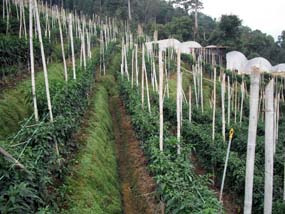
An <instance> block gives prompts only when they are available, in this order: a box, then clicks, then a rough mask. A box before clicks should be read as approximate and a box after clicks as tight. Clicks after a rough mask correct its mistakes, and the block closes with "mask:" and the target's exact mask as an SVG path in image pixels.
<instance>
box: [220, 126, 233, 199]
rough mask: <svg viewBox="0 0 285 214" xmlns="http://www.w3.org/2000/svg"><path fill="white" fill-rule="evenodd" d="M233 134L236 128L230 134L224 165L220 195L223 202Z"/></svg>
mask: <svg viewBox="0 0 285 214" xmlns="http://www.w3.org/2000/svg"><path fill="white" fill-rule="evenodd" d="M233 135H234V129H231V130H230V134H229V144H228V149H227V156H226V161H225V167H224V173H223V179H222V184H221V190H220V197H219V201H220V202H221V203H222V200H223V190H224V184H225V179H226V173H227V167H228V161H229V157H230V152H231V144H232V139H233Z"/></svg>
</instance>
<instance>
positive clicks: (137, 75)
mask: <svg viewBox="0 0 285 214" xmlns="http://www.w3.org/2000/svg"><path fill="white" fill-rule="evenodd" d="M135 49H136V54H135V55H136V57H135V59H136V86H137V87H138V85H139V65H138V45H137V44H135Z"/></svg>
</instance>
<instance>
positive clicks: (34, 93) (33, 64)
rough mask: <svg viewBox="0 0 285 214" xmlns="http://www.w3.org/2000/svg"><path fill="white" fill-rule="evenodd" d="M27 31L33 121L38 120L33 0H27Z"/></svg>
mask: <svg viewBox="0 0 285 214" xmlns="http://www.w3.org/2000/svg"><path fill="white" fill-rule="evenodd" d="M29 6H30V7H29V22H30V25H29V32H30V63H31V83H32V96H33V104H34V114H35V121H36V122H38V121H39V113H38V104H37V97H36V82H35V62H34V45H33V10H34V7H33V0H29Z"/></svg>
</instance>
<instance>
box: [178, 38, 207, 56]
mask: <svg viewBox="0 0 285 214" xmlns="http://www.w3.org/2000/svg"><path fill="white" fill-rule="evenodd" d="M196 48H202V46H201V45H200V44H199V43H198V42H195V41H188V42H183V43H181V44H180V50H181V53H185V54H189V53H190V52H191V49H196Z"/></svg>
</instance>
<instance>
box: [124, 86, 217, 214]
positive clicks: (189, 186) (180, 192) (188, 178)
mask: <svg viewBox="0 0 285 214" xmlns="http://www.w3.org/2000/svg"><path fill="white" fill-rule="evenodd" d="M120 87H121V96H122V97H123V100H124V103H125V106H126V107H127V110H128V111H129V113H130V115H131V117H132V124H133V128H134V129H135V131H136V133H137V137H138V138H139V139H140V140H141V141H142V146H143V148H144V151H145V154H146V155H147V156H148V158H149V168H150V171H151V173H152V174H153V176H154V178H155V180H156V182H157V183H158V193H159V194H160V196H161V198H162V199H163V201H164V202H165V203H166V213H183V214H186V213H201V214H202V213H218V211H219V210H220V204H219V202H218V200H217V198H216V196H215V194H214V193H213V192H212V191H210V190H209V189H208V185H209V180H208V179H207V178H206V177H202V176H197V175H196V174H195V173H194V171H193V166H192V164H191V162H190V160H189V158H188V154H189V151H190V150H191V149H192V146H191V145H187V144H185V143H184V141H182V148H183V151H182V154H181V155H180V156H177V154H176V153H177V140H176V138H175V137H174V136H172V134H171V133H170V130H169V127H168V125H167V123H166V124H165V126H164V137H165V140H164V152H163V153H161V152H160V151H159V145H158V142H159V139H158V138H159V133H158V130H159V118H158V115H159V114H158V109H157V107H153V108H152V114H149V113H147V112H146V111H143V110H142V108H141V101H140V94H139V93H138V89H136V90H133V89H131V86H130V84H129V82H127V81H122V82H121V83H120ZM155 99H156V100H157V96H156V95H152V98H151V100H152V102H154V100H155ZM145 109H147V108H146V106H145ZM185 142H186V141H185Z"/></svg>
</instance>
